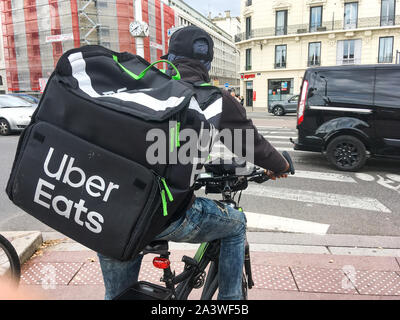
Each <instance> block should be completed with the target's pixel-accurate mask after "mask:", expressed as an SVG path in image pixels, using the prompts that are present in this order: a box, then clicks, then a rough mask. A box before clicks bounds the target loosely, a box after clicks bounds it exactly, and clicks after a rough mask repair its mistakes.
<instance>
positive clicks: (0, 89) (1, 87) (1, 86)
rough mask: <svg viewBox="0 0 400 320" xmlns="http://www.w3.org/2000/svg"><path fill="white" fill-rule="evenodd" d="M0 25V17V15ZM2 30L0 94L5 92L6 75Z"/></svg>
mask: <svg viewBox="0 0 400 320" xmlns="http://www.w3.org/2000/svg"><path fill="white" fill-rule="evenodd" d="M0 24H1V15H0ZM1 39H3V29H2V28H0V94H2V93H6V91H7V75H6V61H5V59H4V46H3V41H1Z"/></svg>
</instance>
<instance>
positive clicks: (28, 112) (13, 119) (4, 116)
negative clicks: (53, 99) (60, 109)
mask: <svg viewBox="0 0 400 320" xmlns="http://www.w3.org/2000/svg"><path fill="white" fill-rule="evenodd" d="M36 106H37V105H35V104H32V103H29V102H28V101H26V100H24V99H21V98H19V97H15V96H12V95H6V94H1V95H0V135H2V136H6V135H9V134H10V133H12V132H17V131H22V130H24V129H25V128H26V126H27V125H28V124H29V123H30V121H31V117H32V113H33V112H34V111H35V109H36Z"/></svg>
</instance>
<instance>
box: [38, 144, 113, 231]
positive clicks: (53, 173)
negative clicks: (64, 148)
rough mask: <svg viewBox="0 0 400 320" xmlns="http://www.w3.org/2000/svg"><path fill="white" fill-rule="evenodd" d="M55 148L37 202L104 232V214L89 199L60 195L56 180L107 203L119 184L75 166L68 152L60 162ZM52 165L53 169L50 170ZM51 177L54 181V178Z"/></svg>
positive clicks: (79, 222) (92, 228) (47, 160)
mask: <svg viewBox="0 0 400 320" xmlns="http://www.w3.org/2000/svg"><path fill="white" fill-rule="evenodd" d="M54 151H55V150H54V149H53V148H50V149H49V152H48V154H47V157H46V160H45V162H44V164H43V171H44V173H45V174H46V176H47V179H46V180H45V179H42V178H39V180H38V183H37V186H36V191H35V196H34V202H35V203H37V204H39V205H41V206H43V207H45V208H46V209H48V210H51V211H54V212H55V213H56V214H58V215H60V216H62V217H65V218H66V219H70V220H72V221H74V222H75V223H77V224H78V225H80V226H82V227H85V228H87V229H88V230H90V231H91V232H94V233H101V231H102V225H103V224H104V217H103V216H102V215H101V214H100V213H99V212H95V211H90V209H89V208H87V207H86V206H85V203H86V202H85V200H83V199H80V200H79V201H78V202H75V201H73V200H70V199H68V198H67V197H66V196H65V195H62V194H61V195H57V194H55V193H56V185H55V184H53V183H52V182H54V180H56V181H58V182H59V183H63V184H65V185H68V186H69V187H71V188H75V189H78V188H79V189H81V195H83V194H85V193H86V194H87V195H89V196H90V197H93V198H100V199H101V200H102V201H103V202H105V203H107V202H108V200H109V199H110V195H111V193H112V192H113V190H118V189H119V185H117V184H115V183H113V182H109V183H108V184H106V181H105V180H104V179H103V178H102V177H100V176H96V175H94V176H91V177H87V175H86V173H85V172H84V171H83V170H82V169H81V168H79V167H77V166H74V163H75V158H73V157H71V156H69V155H66V154H64V155H63V158H62V160H61V161H60V163H57V162H56V161H55V160H54V159H53V160H52V158H53V153H54ZM50 168H51V169H50ZM50 179H51V180H50Z"/></svg>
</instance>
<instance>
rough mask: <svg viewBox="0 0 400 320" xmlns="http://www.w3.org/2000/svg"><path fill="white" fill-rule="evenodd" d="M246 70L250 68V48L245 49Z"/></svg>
mask: <svg viewBox="0 0 400 320" xmlns="http://www.w3.org/2000/svg"><path fill="white" fill-rule="evenodd" d="M246 70H251V49H246Z"/></svg>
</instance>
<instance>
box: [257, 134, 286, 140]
mask: <svg viewBox="0 0 400 320" xmlns="http://www.w3.org/2000/svg"><path fill="white" fill-rule="evenodd" d="M263 137H264V138H267V139H288V140H290V138H293V137H291V136H270V135H265V136H264V135H263Z"/></svg>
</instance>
